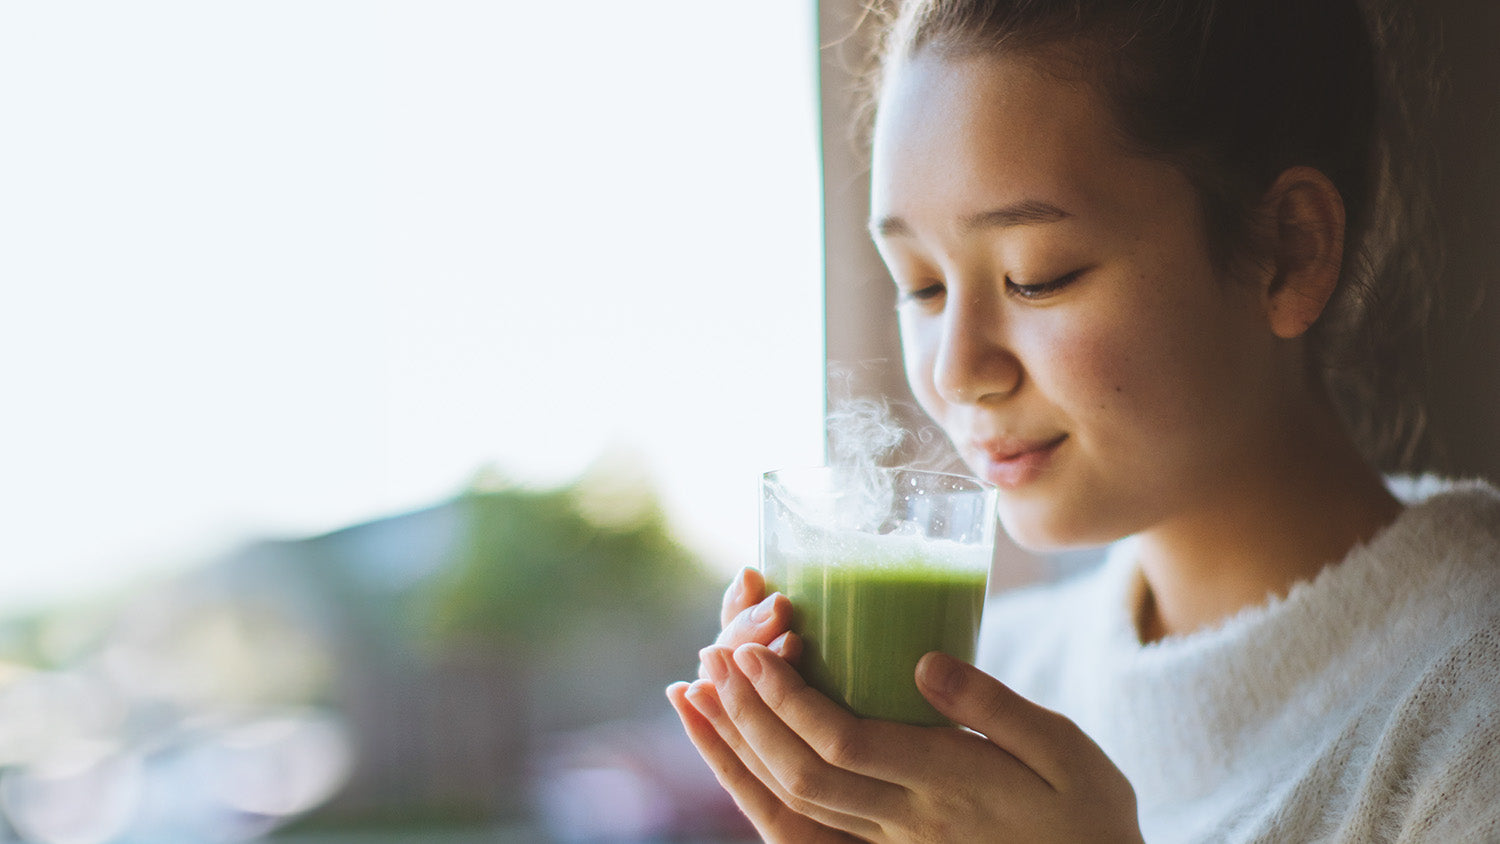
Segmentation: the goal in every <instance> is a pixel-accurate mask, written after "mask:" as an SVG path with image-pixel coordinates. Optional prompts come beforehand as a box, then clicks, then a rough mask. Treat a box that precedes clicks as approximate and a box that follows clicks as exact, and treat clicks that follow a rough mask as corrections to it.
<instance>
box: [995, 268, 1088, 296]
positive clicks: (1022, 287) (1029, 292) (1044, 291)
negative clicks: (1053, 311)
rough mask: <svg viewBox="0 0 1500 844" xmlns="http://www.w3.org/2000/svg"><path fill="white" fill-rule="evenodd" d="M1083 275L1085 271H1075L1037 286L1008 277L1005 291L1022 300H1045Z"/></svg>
mask: <svg viewBox="0 0 1500 844" xmlns="http://www.w3.org/2000/svg"><path fill="white" fill-rule="evenodd" d="M1083 273H1084V270H1074V271H1072V272H1070V273H1068V274H1067V275H1063V276H1058V277H1057V278H1054V279H1052V280H1051V281H1043V282H1039V283H1037V284H1020V283H1017V282H1014V281H1011V280H1010V278H1009V277H1006V279H1005V289H1006V290H1009V291H1010V292H1011V294H1012V295H1014V296H1018V297H1020V298H1022V299H1045V298H1047V297H1048V296H1051V295H1052V294H1054V293H1056V292H1058V291H1059V290H1062V289H1063V288H1064V287H1067V286H1068V285H1069V284H1072V283H1073V281H1074V280H1076V279H1077V278H1078V277H1079V276H1081V275H1083Z"/></svg>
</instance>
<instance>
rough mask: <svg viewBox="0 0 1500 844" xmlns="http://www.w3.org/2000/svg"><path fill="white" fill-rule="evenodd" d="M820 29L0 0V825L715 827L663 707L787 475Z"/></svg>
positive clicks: (312, 833) (454, 12) (540, 13)
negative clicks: (782, 472)
mask: <svg viewBox="0 0 1500 844" xmlns="http://www.w3.org/2000/svg"><path fill="white" fill-rule="evenodd" d="M815 15H816V9H815V7H814V5H813V4H812V2H811V0H785V2H783V1H782V0H777V2H771V3H761V4H750V5H746V4H741V3H735V4H729V3H704V2H698V0H645V2H640V3H629V4H621V3H611V2H604V0H595V2H580V3H567V4H554V3H523V2H510V1H509V0H501V2H493V1H492V0H489V1H484V0H437V2H428V1H427V0H423V2H410V0H401V1H400V2H397V1H395V0H392V2H380V0H316V2H306V0H269V2H256V3H204V2H199V0H178V1H177V2H173V0H143V2H132V3H104V2H77V3H73V2H68V3H58V4H50V3H48V4H5V5H4V6H3V7H0V114H3V115H4V118H3V122H4V128H3V130H0V280H3V281H0V284H3V287H4V291H5V296H4V306H3V308H0V391H3V396H4V398H3V403H4V411H3V414H0V416H3V418H0V514H3V515H0V842H5V841H25V842H56V843H57V844H62V842H69V844H89V843H90V842H95V843H96V844H102V842H152V844H155V842H177V841H181V842H211V841H242V840H253V839H257V838H263V837H265V836H275V837H276V840H283V839H284V840H287V841H298V842H304V841H305V842H323V841H386V840H391V841H408V840H410V841H423V842H427V841H446V840H453V841H468V840H475V841H496V840H500V841H509V840H516V841H548V840H558V841H591V840H625V841H635V840H669V839H670V840H726V839H733V838H736V837H742V836H743V834H744V832H745V828H744V826H743V825H742V823H741V822H740V821H739V819H738V817H737V815H736V813H735V812H734V810H733V808H732V806H731V805H730V804H729V803H728V801H727V798H725V797H723V796H722V795H721V793H720V792H719V790H718V788H717V786H716V784H715V783H714V782H713V779H712V777H711V775H710V774H709V773H708V770H707V768H706V766H704V765H703V763H702V762H701V761H700V760H698V759H697V757H696V754H694V753H693V752H692V750H691V747H690V746H689V745H687V743H686V739H685V738H683V737H682V736H681V735H680V733H681V730H680V728H679V727H678V726H677V724H676V718H675V716H674V715H673V714H672V712H671V710H670V707H669V706H668V705H667V703H666V700H665V697H664V696H663V695H662V689H663V687H665V686H666V684H667V683H669V682H671V681H672V680H675V679H679V678H684V677H688V676H690V675H692V674H693V673H694V671H695V666H696V661H697V657H696V651H697V649H698V648H699V647H701V646H702V645H703V644H705V643H706V642H707V641H709V640H710V639H711V637H712V635H713V633H714V631H715V630H716V629H717V605H718V600H719V595H720V593H721V590H722V584H723V583H724V582H726V581H727V579H728V578H729V576H730V574H731V573H732V572H733V571H734V570H735V569H736V568H737V567H739V566H742V565H746V564H750V563H753V562H754V560H755V556H756V544H755V537H756V530H757V524H756V519H757V513H758V497H757V496H758V489H757V482H758V475H759V474H760V473H761V472H764V471H766V470H768V469H773V468H777V467H779V466H783V465H801V464H813V463H817V462H820V461H821V459H822V454H823V440H822V423H821V420H822V415H823V401H824V353H823V337H822V299H823V294H822V285H821V275H822V234H821V231H822V229H821V218H820V204H821V193H820V182H819V162H818V157H819V146H818V130H817V115H818V96H817V87H816V86H817V72H816V65H817V61H818V52H817V49H816V35H815V31H816V18H815ZM444 836H448V837H444Z"/></svg>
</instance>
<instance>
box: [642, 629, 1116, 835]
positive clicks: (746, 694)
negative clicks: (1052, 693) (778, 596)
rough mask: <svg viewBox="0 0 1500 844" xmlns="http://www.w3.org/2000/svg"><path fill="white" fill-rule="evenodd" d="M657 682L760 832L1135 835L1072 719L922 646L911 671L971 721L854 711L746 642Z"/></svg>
mask: <svg viewBox="0 0 1500 844" xmlns="http://www.w3.org/2000/svg"><path fill="white" fill-rule="evenodd" d="M703 661H704V666H705V668H706V670H707V671H708V674H709V677H710V679H711V681H712V682H703V681H699V682H698V683H694V684H692V685H691V686H688V685H686V684H678V685H677V686H674V687H673V688H672V689H670V690H669V691H668V695H669V697H671V698H672V700H673V703H674V704H675V705H676V706H677V709H678V713H679V715H681V716H682V719H683V723H684V725H686V726H687V728H688V733H689V735H690V736H691V737H692V738H693V741H694V743H695V744H696V745H697V747H698V750H699V752H700V753H702V754H703V756H704V758H705V759H707V760H708V762H709V764H710V765H711V766H712V767H713V768H714V771H715V773H716V774H718V776H719V780H720V782H721V783H723V784H724V786H725V787H726V788H728V789H729V791H730V792H731V793H732V794H733V795H734V797H735V799H736V801H737V802H738V803H739V805H740V808H741V809H742V810H744V811H745V813H746V815H748V816H749V817H750V820H751V821H752V822H753V823H754V824H755V826H756V828H757V829H758V830H759V831H760V833H761V835H762V836H763V837H764V838H765V839H766V840H768V841H778V842H779V841H788V842H790V841H799V842H800V841H836V840H839V841H848V840H853V839H855V838H857V839H863V840H867V841H874V842H885V841H892V842H895V841H901V842H908V841H916V842H928V841H930V842H949V841H1027V842H1032V841H1037V842H1044V841H1089V842H1097V841H1129V842H1137V841H1140V832H1139V827H1138V825H1137V822H1136V807H1135V794H1134V791H1133V790H1132V789H1131V787H1130V784H1129V782H1127V781H1126V779H1125V777H1124V775H1123V774H1121V773H1120V772H1119V770H1118V769H1117V768H1115V766H1114V765H1113V763H1111V762H1110V761H1109V759H1108V758H1107V757H1106V756H1105V755H1104V753H1103V751H1101V750H1100V749H1099V747H1098V746H1097V745H1095V744H1094V742H1093V741H1092V740H1090V739H1089V738H1088V736H1086V735H1085V734H1084V733H1083V732H1082V731H1081V730H1079V729H1078V727H1077V726H1075V725H1074V724H1073V723H1072V722H1070V721H1068V720H1067V719H1066V718H1063V717H1062V716H1061V715H1058V714H1056V713H1054V712H1051V711H1050V710H1047V709H1044V708H1042V707H1039V706H1036V705H1035V704H1033V703H1031V702H1029V701H1027V700H1025V699H1024V698H1022V697H1020V696H1019V695H1017V694H1015V693H1014V692H1012V691H1010V690H1009V689H1007V688H1006V687H1005V686H1004V685H1002V684H1001V683H1000V682H999V681H997V680H995V679H993V678H991V677H989V676H987V675H985V674H983V673H981V672H980V671H979V670H978V669H976V668H974V667H972V666H969V665H967V664H965V663H962V662H960V661H958V660H955V659H953V658H951V657H948V656H945V655H943V654H937V653H933V654H928V655H927V656H926V657H924V658H923V659H922V662H921V663H920V664H919V665H918V668H917V681H918V685H919V687H920V688H921V689H922V692H923V694H924V695H925V696H926V697H927V699H928V700H929V701H930V702H931V703H932V704H933V706H934V707H936V708H937V709H938V711H939V712H942V713H943V714H944V715H946V716H947V717H949V718H951V719H952V720H953V721H955V722H956V723H958V724H962V725H964V726H967V727H969V728H971V729H972V730H974V731H975V732H969V731H967V730H960V729H953V728H942V727H937V728H932V727H911V726H907V725H904V724H897V723H893V722H889V721H879V720H873V719H861V718H856V717H854V716H853V715H851V714H849V713H848V712H847V711H846V710H844V709H843V708H841V707H840V706H838V705H837V704H835V703H834V702H833V701H831V700H829V699H828V698H827V697H825V696H823V695H821V694H819V693H818V692H816V691H814V690H813V689H811V688H809V687H808V686H807V685H806V684H805V683H804V682H803V681H802V679H801V678H800V677H799V676H798V675H797V673H796V671H794V670H793V669H792V668H791V666H789V665H788V664H787V663H786V662H785V660H782V659H780V658H779V657H778V656H777V655H776V654H774V653H772V652H771V651H769V650H767V649H766V648H764V647H761V646H759V645H755V644H749V645H742V646H738V647H735V648H730V647H727V646H722V645H716V646H712V647H710V648H706V649H705V650H704V652H703Z"/></svg>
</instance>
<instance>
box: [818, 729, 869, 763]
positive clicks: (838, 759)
mask: <svg viewBox="0 0 1500 844" xmlns="http://www.w3.org/2000/svg"><path fill="white" fill-rule="evenodd" d="M864 747H865V745H864V743H863V742H861V741H860V740H859V738H858V736H856V735H854V734H852V733H851V732H849V731H847V730H839V731H836V732H834V733H833V734H831V735H830V736H828V738H826V739H824V740H823V741H822V742H821V743H820V744H819V746H818V755H819V756H821V757H823V760H824V761H826V762H827V763H828V764H830V765H833V766H834V767H837V768H857V767H859V766H860V762H861V761H862V760H863V759H864V757H865V750H864Z"/></svg>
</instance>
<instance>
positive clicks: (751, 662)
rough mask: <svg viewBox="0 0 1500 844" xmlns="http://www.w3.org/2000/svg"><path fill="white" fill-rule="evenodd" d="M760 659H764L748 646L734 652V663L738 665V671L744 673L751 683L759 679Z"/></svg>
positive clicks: (758, 652) (757, 651)
mask: <svg viewBox="0 0 1500 844" xmlns="http://www.w3.org/2000/svg"><path fill="white" fill-rule="evenodd" d="M762 659H764V657H762V656H761V653H760V651H759V650H757V649H755V648H752V647H750V646H749V645H745V646H743V647H741V648H740V649H739V650H736V651H735V652H734V661H735V663H736V664H738V665H739V667H740V670H741V671H743V672H745V676H746V677H749V678H750V680H751V681H752V682H754V681H755V680H758V679H760V672H761V668H762V665H761V660H762Z"/></svg>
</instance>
